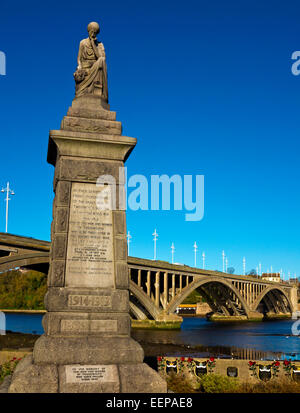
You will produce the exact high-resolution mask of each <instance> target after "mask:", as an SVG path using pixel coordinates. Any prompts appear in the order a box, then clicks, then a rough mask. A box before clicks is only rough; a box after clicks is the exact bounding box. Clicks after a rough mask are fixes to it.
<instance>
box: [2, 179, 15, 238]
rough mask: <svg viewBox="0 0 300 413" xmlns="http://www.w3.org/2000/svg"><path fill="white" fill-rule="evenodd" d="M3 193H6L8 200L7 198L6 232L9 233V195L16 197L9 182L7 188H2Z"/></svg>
mask: <svg viewBox="0 0 300 413" xmlns="http://www.w3.org/2000/svg"><path fill="white" fill-rule="evenodd" d="M1 192H3V193H4V192H6V198H5V202H6V223H5V232H7V228H8V201H10V197H9V195H15V193H14V191H13V190H12V189H10V187H9V182H7V184H6V188H2V189H1Z"/></svg>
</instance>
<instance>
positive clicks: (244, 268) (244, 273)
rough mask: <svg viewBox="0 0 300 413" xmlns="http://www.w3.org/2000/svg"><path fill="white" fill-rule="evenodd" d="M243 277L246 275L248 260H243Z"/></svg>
mask: <svg viewBox="0 0 300 413" xmlns="http://www.w3.org/2000/svg"><path fill="white" fill-rule="evenodd" d="M243 275H246V258H245V257H244V258H243Z"/></svg>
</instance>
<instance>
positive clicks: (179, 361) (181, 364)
mask: <svg viewBox="0 0 300 413" xmlns="http://www.w3.org/2000/svg"><path fill="white" fill-rule="evenodd" d="M176 360H177V366H178V372H180V371H182V370H183V368H184V363H185V357H180V358H179V359H177V358H176Z"/></svg>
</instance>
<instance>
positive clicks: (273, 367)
mask: <svg viewBox="0 0 300 413" xmlns="http://www.w3.org/2000/svg"><path fill="white" fill-rule="evenodd" d="M279 367H280V362H279V361H273V363H272V364H271V370H272V376H273V377H278V372H279Z"/></svg>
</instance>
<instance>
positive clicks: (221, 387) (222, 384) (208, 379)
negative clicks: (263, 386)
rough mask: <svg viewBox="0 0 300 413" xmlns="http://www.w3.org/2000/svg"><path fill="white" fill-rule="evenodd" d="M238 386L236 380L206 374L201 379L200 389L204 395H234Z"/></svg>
mask: <svg viewBox="0 0 300 413" xmlns="http://www.w3.org/2000/svg"><path fill="white" fill-rule="evenodd" d="M238 385H239V383H238V381H237V379H234V378H233V377H226V376H221V375H219V374H207V375H205V376H203V377H202V378H201V382H200V389H201V390H202V391H203V392H204V393H234V392H235V391H236V390H237V388H238Z"/></svg>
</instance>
